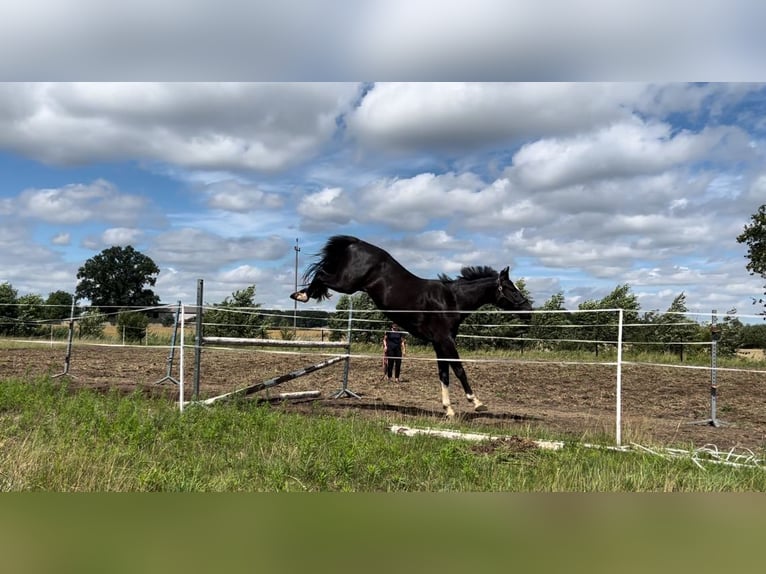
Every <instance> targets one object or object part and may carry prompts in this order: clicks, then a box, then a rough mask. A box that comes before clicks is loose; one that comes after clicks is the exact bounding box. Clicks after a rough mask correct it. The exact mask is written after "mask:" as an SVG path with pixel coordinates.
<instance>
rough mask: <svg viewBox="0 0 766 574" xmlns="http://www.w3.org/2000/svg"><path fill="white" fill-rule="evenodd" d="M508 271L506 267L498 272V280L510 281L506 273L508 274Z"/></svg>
mask: <svg viewBox="0 0 766 574" xmlns="http://www.w3.org/2000/svg"><path fill="white" fill-rule="evenodd" d="M509 270H510V269H509V268H508V267H506V268H505V269H503V270H502V271H501V272H500V279H510V277H509V276H508V272H509Z"/></svg>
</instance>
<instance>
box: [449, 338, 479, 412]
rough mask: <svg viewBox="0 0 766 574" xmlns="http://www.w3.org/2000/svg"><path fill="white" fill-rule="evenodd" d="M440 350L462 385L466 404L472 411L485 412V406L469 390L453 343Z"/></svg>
mask: <svg viewBox="0 0 766 574" xmlns="http://www.w3.org/2000/svg"><path fill="white" fill-rule="evenodd" d="M442 348H443V352H444V354H445V357H446V358H448V359H450V361H449V364H450V365H451V366H452V370H453V371H454V373H455V376H456V377H457V378H458V379H459V380H460V384H461V385H463V391H464V392H465V398H467V399H468V402H469V403H471V404H472V405H473V410H475V411H479V412H483V411H486V410H487V406H486V405H485V404H484V403H482V402H481V401H480V400H479V398H478V397H477V396H476V395H475V394H474V393H473V389H471V385H470V384H469V383H468V375H466V373H465V369H464V368H463V363H461V362H460V356H459V355H458V352H457V347H456V346H455V343H454V342H453V341H452V340H451V339H450V340H449V341H447V342H446V343H445V344H444V346H443V347H442Z"/></svg>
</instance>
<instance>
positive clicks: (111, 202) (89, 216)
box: [6, 179, 149, 224]
mask: <svg viewBox="0 0 766 574" xmlns="http://www.w3.org/2000/svg"><path fill="white" fill-rule="evenodd" d="M6 205H7V206H10V209H12V210H13V211H14V212H16V213H17V214H18V215H19V216H21V217H25V218H32V219H38V220H42V221H45V222H48V223H58V224H78V223H83V222H86V221H93V220H97V219H98V220H100V219H104V220H106V221H110V222H113V223H124V224H131V223H135V222H137V221H138V220H139V219H144V220H146V217H145V212H144V210H145V209H146V208H147V207H148V206H149V202H148V201H147V200H146V199H145V198H142V197H140V196H136V195H128V194H123V193H120V192H119V191H118V190H117V188H116V187H115V185H114V184H112V183H110V182H108V181H105V180H102V179H99V180H96V181H94V182H93V183H90V184H79V183H78V184H70V185H66V186H64V187H60V188H50V189H33V188H30V189H25V190H24V191H22V192H21V193H20V194H19V196H18V197H17V198H15V199H11V200H9V201H8V202H7V203H6Z"/></svg>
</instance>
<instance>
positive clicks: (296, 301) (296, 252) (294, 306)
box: [293, 237, 301, 335]
mask: <svg viewBox="0 0 766 574" xmlns="http://www.w3.org/2000/svg"><path fill="white" fill-rule="evenodd" d="M293 249H295V290H294V291H293V293H295V292H297V291H298V253H300V251H301V248H300V247H299V246H298V238H297V237H296V238H295V246H294V247H293ZM297 316H298V300H297V299H295V300H294V301H293V334H294V335H297V334H298V333H297V322H296V319H297Z"/></svg>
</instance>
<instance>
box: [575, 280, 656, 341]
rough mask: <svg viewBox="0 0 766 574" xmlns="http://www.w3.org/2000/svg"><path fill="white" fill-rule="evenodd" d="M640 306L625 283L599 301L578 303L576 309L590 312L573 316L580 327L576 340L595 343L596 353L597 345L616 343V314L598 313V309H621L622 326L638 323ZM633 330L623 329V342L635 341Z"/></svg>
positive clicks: (629, 328)
mask: <svg viewBox="0 0 766 574" xmlns="http://www.w3.org/2000/svg"><path fill="white" fill-rule="evenodd" d="M640 308H641V306H640V305H639V303H638V297H637V296H636V295H635V294H634V293H633V292H632V291H631V289H630V285H628V284H627V283H625V284H623V285H618V286H617V287H615V288H614V290H613V291H612V292H611V293H609V295H607V296H606V297H604V298H603V299H601V300H600V301H594V300H592V299H591V300H588V301H583V302H582V303H580V305H579V307H578V309H579V310H581V311H592V312H585V313H577V314H575V315H574V322H575V323H576V324H578V325H582V327H581V328H580V329H578V338H579V339H583V340H587V339H591V340H594V341H597V342H596V343H595V345H596V347H595V349H596V352H598V345H599V343H612V342H616V341H617V323H618V315H617V313H607V312H598V311H597V310H599V309H622V310H623V314H622V321H623V324H626V323H627V324H630V323H636V322H637V321H638V311H639V309H640ZM633 331H634V328H631V327H625V329H624V332H623V339H624V340H625V341H632V340H635V338H634V334H633Z"/></svg>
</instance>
